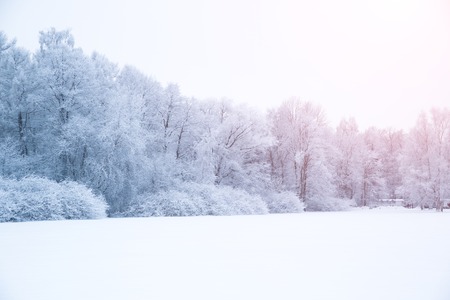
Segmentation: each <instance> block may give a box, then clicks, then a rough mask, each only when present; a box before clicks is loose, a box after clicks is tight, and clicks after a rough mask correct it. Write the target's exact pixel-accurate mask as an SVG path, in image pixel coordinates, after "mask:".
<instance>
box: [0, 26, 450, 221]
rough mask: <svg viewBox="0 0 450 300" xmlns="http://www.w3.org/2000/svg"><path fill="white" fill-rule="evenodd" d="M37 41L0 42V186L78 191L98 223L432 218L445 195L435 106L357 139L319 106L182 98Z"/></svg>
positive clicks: (53, 35)
mask: <svg viewBox="0 0 450 300" xmlns="http://www.w3.org/2000/svg"><path fill="white" fill-rule="evenodd" d="M39 44H40V48H39V49H38V50H36V52H35V53H30V52H28V51H27V50H25V49H22V48H20V47H17V46H16V44H15V42H14V40H9V39H8V38H7V37H6V35H5V34H4V33H0V176H1V177H3V178H15V179H21V178H26V177H28V176H39V177H44V178H47V179H50V180H53V181H56V182H65V181H74V182H77V183H79V184H82V185H85V186H87V187H88V188H90V189H91V190H92V191H93V192H94V193H95V194H98V195H102V196H103V197H104V198H105V199H106V201H107V203H108V205H109V214H110V215H192V214H230V213H264V212H267V211H269V212H289V211H300V210H302V209H303V207H306V209H308V210H334V209H342V208H344V207H346V206H348V205H358V206H370V205H376V204H377V203H379V202H380V200H381V199H404V203H405V205H407V206H410V207H416V206H420V207H422V208H425V207H430V208H431V207H433V208H436V209H438V210H442V209H443V208H444V206H445V205H446V199H450V112H449V110H448V109H446V108H443V109H433V110H431V111H430V112H428V113H422V114H421V115H420V116H419V117H418V120H417V124H416V125H415V127H414V128H413V129H412V130H410V131H409V132H407V133H405V132H403V131H401V130H394V129H377V128H370V129H368V130H365V131H364V132H360V131H359V130H358V126H357V124H356V122H355V121H354V120H353V119H344V120H342V121H341V123H340V124H339V126H338V127H337V128H336V129H333V128H331V127H330V126H329V125H328V124H327V121H326V117H325V112H324V110H323V109H322V108H321V107H320V106H318V105H315V104H313V103H310V102H303V101H301V100H299V99H298V98H292V99H289V100H287V101H285V102H283V103H282V104H281V105H280V106H279V107H278V108H276V109H273V110H270V111H269V112H268V113H267V114H266V115H263V114H261V113H259V112H257V111H255V110H254V109H252V108H250V107H247V106H245V105H235V104H233V103H231V102H230V101H228V100H209V101H205V100H202V101H199V100H197V99H193V98H187V97H185V96H183V95H181V93H180V91H179V88H178V86H177V85H175V84H169V85H167V86H162V85H161V84H160V83H159V82H157V81H156V80H154V79H152V78H150V77H148V76H146V75H145V74H143V73H142V72H140V71H139V70H137V69H136V68H134V67H131V66H125V67H122V68H119V67H118V66H117V65H116V64H114V63H112V62H110V61H109V60H108V59H107V58H106V57H104V56H102V55H100V54H98V53H93V54H92V55H90V56H88V55H86V54H84V53H83V51H82V50H81V49H80V48H77V47H75V43H74V38H73V36H72V34H71V33H70V31H57V30H55V29H50V30H48V31H43V32H40V35H39ZM211 195H215V196H214V197H212V196H211ZM239 199H241V200H239ZM199 203H201V205H200V204H199ZM199 205H200V206H199ZM230 207H232V209H231V208H230Z"/></svg>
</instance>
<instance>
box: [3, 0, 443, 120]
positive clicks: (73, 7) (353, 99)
mask: <svg viewBox="0 0 450 300" xmlns="http://www.w3.org/2000/svg"><path fill="white" fill-rule="evenodd" d="M50 27H55V28H56V29H59V30H62V29H67V28H69V29H72V33H73V35H74V37H75V43H76V45H77V46H78V47H81V48H83V50H84V51H85V52H86V53H87V54H90V53H91V52H92V51H94V50H96V51H97V52H100V53H102V54H104V55H105V56H106V57H108V58H109V59H110V60H112V61H113V62H117V63H119V64H120V65H124V64H131V65H134V66H136V67H137V68H138V69H140V70H141V71H143V72H144V73H146V74H148V75H150V76H152V77H153V78H155V79H156V80H158V81H160V82H161V83H163V84H166V83H168V82H175V83H177V84H179V86H180V88H181V92H182V93H183V94H184V95H186V96H194V97H197V98H200V99H202V98H207V97H216V98H221V97H226V98H230V99H233V100H234V101H235V102H247V103H249V104H250V105H251V106H258V107H261V108H267V107H271V106H276V105H278V104H279V103H281V102H282V101H283V100H286V99H288V98H289V97H291V96H297V97H299V98H300V99H303V100H307V101H313V102H315V103H317V104H320V105H321V106H322V107H323V108H324V109H325V111H326V113H327V115H328V119H329V121H330V125H332V126H335V125H336V124H337V123H338V122H339V120H340V119H341V118H342V117H349V116H354V117H355V119H356V120H357V122H358V124H359V125H360V128H361V129H364V128H366V127H368V126H370V125H374V126H377V127H388V126H392V127H396V128H406V129H407V128H409V127H411V126H412V125H414V123H415V120H416V118H417V116H418V114H419V112H420V111H421V110H422V109H423V110H428V109H429V108H430V107H432V106H436V107H443V106H450V0H368V1H363V0H341V1H337V0H310V1H305V0H297V1H295V0H292V1H290V0H273V1H257V0H228V1H226V0H224V1H212V0H211V1H207V0H203V1H202V0H190V1H183V0H158V1H138V0H127V1H106V0H104V1H103V0H100V1H94V0H69V1H60V0H59V1H58V0H35V1H33V0H28V1H26V0H0V30H3V31H4V32H5V33H6V35H7V36H8V37H9V38H14V37H16V38H17V40H18V44H19V45H21V46H24V47H25V48H27V49H29V50H34V49H36V48H37V47H38V32H39V31H41V30H46V29H48V28H50Z"/></svg>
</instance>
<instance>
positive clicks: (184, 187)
mask: <svg viewBox="0 0 450 300" xmlns="http://www.w3.org/2000/svg"><path fill="white" fill-rule="evenodd" d="M268 212H269V211H268V209H267V205H266V204H265V203H264V201H263V200H262V199H261V197H260V196H258V195H252V194H249V193H247V192H246V191H243V190H238V189H233V188H231V187H227V186H215V185H212V184H198V183H192V182H185V183H182V184H180V185H179V186H177V187H176V188H174V189H172V190H168V191H159V192H158V193H147V194H143V195H141V196H139V197H138V199H137V201H136V202H135V203H133V204H132V205H131V206H130V208H129V209H128V210H127V211H126V212H125V213H123V214H121V215H123V216H129V217H149V216H199V215H214V216H223V215H252V214H267V213H268Z"/></svg>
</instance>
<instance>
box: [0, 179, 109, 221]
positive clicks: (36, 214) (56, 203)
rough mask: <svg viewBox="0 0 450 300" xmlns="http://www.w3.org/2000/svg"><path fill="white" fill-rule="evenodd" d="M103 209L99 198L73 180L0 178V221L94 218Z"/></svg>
mask: <svg viewBox="0 0 450 300" xmlns="http://www.w3.org/2000/svg"><path fill="white" fill-rule="evenodd" d="M106 209H107V205H106V202H105V200H104V199H103V197H101V196H96V195H94V194H93V193H92V191H91V190H89V189H88V188H87V187H85V186H84V185H81V184H78V183H76V182H70V181H64V182H61V183H57V182H55V181H51V180H48V179H46V178H40V177H34V176H32V177H26V178H23V179H20V180H14V179H2V178H0V222H22V221H40V220H62V219H97V218H103V217H106Z"/></svg>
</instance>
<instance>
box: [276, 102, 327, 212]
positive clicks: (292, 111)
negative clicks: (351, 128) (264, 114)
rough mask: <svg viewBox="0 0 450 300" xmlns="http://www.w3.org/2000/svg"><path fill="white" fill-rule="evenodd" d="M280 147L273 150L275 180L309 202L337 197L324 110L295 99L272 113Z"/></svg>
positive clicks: (277, 145) (277, 146) (277, 144)
mask: <svg viewBox="0 0 450 300" xmlns="http://www.w3.org/2000/svg"><path fill="white" fill-rule="evenodd" d="M270 118H271V121H272V133H273V135H274V136H275V139H276V142H275V143H276V144H275V146H274V147H273V148H272V149H271V152H270V155H269V157H270V161H271V165H272V178H275V180H277V179H278V181H279V182H280V183H281V186H282V187H283V188H287V189H288V190H291V191H294V192H296V193H297V195H298V197H299V198H300V199H302V200H303V201H305V202H306V204H308V202H315V201H321V200H323V199H325V198H327V197H329V196H330V195H332V194H333V192H334V191H333V189H334V187H333V184H332V167H331V165H330V163H329V157H328V155H329V153H330V151H329V150H330V145H329V143H328V142H327V139H329V138H330V136H329V134H330V133H329V130H328V127H327V125H326V121H325V115H324V112H323V110H322V109H321V108H320V107H318V106H315V105H313V104H312V103H310V102H302V101H300V100H298V99H291V100H289V101H286V102H284V103H283V104H282V105H281V106H280V107H279V108H278V109H277V110H276V111H273V112H272V113H271V116H270Z"/></svg>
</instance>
